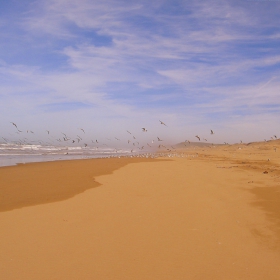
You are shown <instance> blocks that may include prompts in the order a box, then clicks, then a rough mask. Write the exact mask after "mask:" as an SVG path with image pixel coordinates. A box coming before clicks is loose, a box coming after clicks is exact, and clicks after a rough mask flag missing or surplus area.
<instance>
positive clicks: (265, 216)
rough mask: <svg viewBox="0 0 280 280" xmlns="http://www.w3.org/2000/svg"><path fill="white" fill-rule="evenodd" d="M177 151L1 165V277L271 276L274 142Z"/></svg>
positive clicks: (274, 266)
mask: <svg viewBox="0 0 280 280" xmlns="http://www.w3.org/2000/svg"><path fill="white" fill-rule="evenodd" d="M278 148H279V151H278ZM180 152H181V155H182V157H173V158H168V157H166V158H163V159H147V160H146V159H145V160H144V159H122V158H121V159H106V160H105V159H103V160H81V161H72V162H52V163H38V164H30V165H29V164H28V165H21V166H17V167H9V168H0V179H1V181H0V188H1V194H2V193H4V194H5V196H6V197H7V196H8V197H10V198H9V199H8V201H9V203H6V202H5V201H6V200H5V198H4V199H3V200H2V201H1V211H2V212H0V238H1V241H2V242H1V243H2V245H1V251H0V257H1V262H0V274H1V275H2V277H3V279H114V280H115V279H280V267H279V263H280V242H279V241H280V211H279V205H280V160H279V155H278V154H279V152H280V145H279V142H278V141H270V142H266V143H253V144H250V145H246V144H242V145H232V146H227V145H225V146H219V147H201V148H199V149H198V148H196V149H189V150H184V149H182V150H181V151H180ZM167 156H168V155H167ZM101 166H103V167H101ZM98 168H99V169H98ZM97 170H99V171H97ZM19 186H20V188H19ZM28 186H30V187H29V189H28V192H27V191H26V188H27V187H28ZM38 188H43V192H40V191H38ZM68 188H69V192H68ZM54 190H56V191H54ZM57 190H58V191H57ZM26 193H29V195H27V194H26ZM30 193H31V194H33V195H31V196H30ZM42 193H43V195H42ZM46 193H47V195H46ZM13 194H14V195H13ZM45 195H46V196H47V197H48V199H49V200H48V199H45V198H44V196H45ZM13 196H15V197H16V199H14V198H13ZM1 197H2V195H1ZM36 197H38V200H37V201H36ZM20 198H22V199H21V200H20ZM19 200H20V201H19ZM3 203H4V206H3ZM12 209H13V210H12Z"/></svg>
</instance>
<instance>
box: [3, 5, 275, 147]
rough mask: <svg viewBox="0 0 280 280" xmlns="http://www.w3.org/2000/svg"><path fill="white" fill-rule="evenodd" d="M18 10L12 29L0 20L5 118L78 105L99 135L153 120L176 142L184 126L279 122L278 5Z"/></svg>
mask: <svg viewBox="0 0 280 280" xmlns="http://www.w3.org/2000/svg"><path fill="white" fill-rule="evenodd" d="M8 10H9V9H7V11H8ZM17 11H18V12H13V15H14V16H17V21H16V23H13V24H12V25H11V27H10V29H9V28H8V27H7V26H8V25H7V24H8V23H9V18H8V17H4V19H2V21H1V22H0V31H3V32H2V34H4V35H2V36H5V38H6V40H5V42H4V43H1V45H0V47H1V50H2V54H3V55H2V57H1V58H0V73H1V85H0V99H2V100H3V101H5V103H6V104H5V105H0V107H1V108H0V109H1V110H4V112H5V115H6V117H5V118H4V119H3V122H6V121H7V120H8V119H11V118H12V117H13V113H12V112H9V110H8V109H7V108H14V109H16V110H17V114H16V115H17V116H18V118H21V119H22V120H24V119H25V118H26V122H27V121H29V122H30V118H27V117H26V115H28V114H30V112H33V113H34V114H38V117H40V118H44V116H45V115H46V114H49V115H51V114H52V113H54V111H55V114H56V116H57V114H58V113H59V112H60V111H61V112H64V111H69V110H68V109H69V108H71V109H73V108H75V104H76V105H77V106H76V107H77V108H79V110H83V109H84V110H85V111H84V112H85V113H84V115H83V114H81V122H82V123H85V124H86V125H88V126H90V123H89V121H88V119H94V120H96V119H98V120H99V124H98V127H99V128H98V130H99V133H103V134H105V133H109V132H110V131H104V129H102V127H103V128H104V127H106V129H107V130H110V128H111V129H112V130H114V129H113V127H115V126H116V125H118V126H119V127H120V129H122V130H124V131H126V128H127V126H129V127H132V126H133V125H134V124H136V125H137V126H139V127H142V123H147V122H149V123H154V124H153V125H152V129H154V130H156V129H157V128H156V126H157V125H158V124H157V122H158V118H159V116H160V118H164V119H165V120H166V119H167V121H168V120H170V122H171V123H172V126H171V127H172V128H170V133H171V134H172V133H173V134H174V141H175V142H176V141H180V140H181V139H179V138H180V135H179V134H180V133H179V132H178V131H180V130H182V129H185V130H186V129H188V131H191V132H190V133H192V132H193V133H195V134H196V133H199V132H200V131H203V130H206V129H208V128H209V125H211V127H213V126H217V127H220V128H221V130H222V129H223V128H224V127H226V126H230V125H231V124H233V123H234V127H235V129H237V127H238V125H236V122H237V121H236V120H239V122H240V125H241V123H242V126H244V125H245V126H246V120H247V121H248V126H249V127H250V128H252V126H251V123H252V119H250V118H251V117H252V118H253V117H255V118H256V119H261V116H262V115H264V116H266V117H265V118H264V119H265V120H266V122H267V123H269V122H271V123H274V120H275V119H277V118H278V117H279V106H280V97H279V94H277V93H278V92H279V88H280V83H279V82H280V81H279V78H278V77H280V76H279V71H280V67H279V66H280V56H279V55H278V54H279V45H280V44H279V43H280V42H279V41H280V37H279V34H280V30H279V29H280V28H279V26H280V19H279V17H278V15H279V12H280V6H279V3H277V2H269V3H268V2H266V3H264V2H262V3H260V2H258V3H256V2H254V3H253V2H252V1H210V2H209V1H200V2H197V1H188V2H186V1H175V2H174V1H172V2H171V1H163V0H158V1H153V2H151V1H137V2H131V1H111V0H110V1H109V0H106V1H94V3H93V2H92V1H88V0H83V1H76V0H70V1H65V0H57V1H43V0H40V1H36V2H30V3H29V5H27V6H26V8H23V7H22V6H21V7H18V10H17ZM9 32H10V36H9V35H8V34H9ZM16 36H17V38H18V42H19V43H20V45H21V46H22V47H19V44H16V43H15V40H14V39H13V38H15V37H16ZM9 50H10V51H12V53H13V54H14V55H13V56H11V55H9ZM5 54H7V55H6V56H5ZM15 100H17V101H16V102H15ZM2 104H3V103H2ZM19 104H21V105H19ZM82 104H91V105H89V107H90V106H94V109H93V110H89V109H90V108H88V107H87V106H86V108H84V107H83V105H82ZM4 107H5V108H4ZM46 108H49V109H47V110H46ZM104 108H106V109H104ZM40 110H42V111H40ZM46 111H47V112H46ZM106 112H107V113H106ZM63 114H64V113H63ZM241 117H243V120H241ZM74 118H75V115H74V114H69V118H68V120H69V119H70V122H71V120H72V119H74ZM109 119H110V121H108V120H109ZM117 119H119V120H122V121H115V120H117ZM184 120H185V121H184ZM186 120H187V121H186ZM189 120H191V121H189ZM32 122H34V125H35V126H36V120H34V121H32ZM108 122H109V124H108ZM244 122H245V124H244ZM184 123H185V124H184ZM207 126H208V128H207ZM4 127H6V126H4ZM252 129H253V128H252ZM254 129H255V128H254ZM254 129H253V130H254ZM273 129H276V128H271V132H272V130H273ZM195 131H197V132H195ZM254 131H255V132H254V133H250V135H249V133H248V135H246V131H245V130H244V131H243V132H242V133H243V134H244V135H243V137H244V138H246V137H247V138H248V140H253V139H252V136H251V135H253V136H254V137H255V138H258V136H257V133H256V131H257V130H256V129H255V130H254ZM116 132H117V131H116ZM225 134H226V133H223V132H222V131H221V135H223V137H225V136H224V135H225ZM259 138H261V139H262V138H263V135H260V136H259ZM217 140H220V141H222V140H223V139H222V138H221V139H218V138H217ZM235 140H237V139H235V137H234V135H232V136H231V138H230V139H225V141H227V142H228V141H235ZM222 142H223V141H222Z"/></svg>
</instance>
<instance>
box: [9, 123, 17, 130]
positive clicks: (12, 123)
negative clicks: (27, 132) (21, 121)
mask: <svg viewBox="0 0 280 280" xmlns="http://www.w3.org/2000/svg"><path fill="white" fill-rule="evenodd" d="M10 123H12V124H13V125H14V126H15V127H16V128H17V129H18V127H17V125H16V124H15V123H14V122H10Z"/></svg>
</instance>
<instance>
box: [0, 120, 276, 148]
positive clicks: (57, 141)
mask: <svg viewBox="0 0 280 280" xmlns="http://www.w3.org/2000/svg"><path fill="white" fill-rule="evenodd" d="M10 123H11V124H12V125H13V126H14V127H15V129H16V133H17V134H19V135H24V134H25V131H23V130H21V129H19V127H18V125H17V124H16V123H14V122H10ZM159 123H160V125H162V126H165V127H168V126H167V124H166V123H165V122H163V121H161V120H159ZM78 129H79V130H80V132H81V133H82V134H81V135H83V137H81V136H80V135H78V134H76V135H75V136H74V137H72V136H71V137H70V136H69V135H67V134H66V133H64V132H61V136H60V137H58V138H57V137H56V138H55V137H54V136H52V134H51V132H50V131H49V130H46V133H47V135H48V141H42V140H31V139H30V137H29V138H27V137H22V138H19V139H18V140H16V141H11V140H9V139H7V138H4V137H2V139H3V140H4V141H5V143H15V144H17V145H32V144H40V145H52V146H56V145H58V146H69V144H71V145H78V146H81V147H82V148H86V147H88V146H89V145H91V146H92V145H94V147H95V149H99V148H101V147H104V146H107V147H108V148H113V147H112V146H114V144H113V143H112V142H111V143H110V145H109V143H108V142H107V144H106V143H100V142H99V141H98V140H97V139H94V140H92V139H90V140H88V139H87V140H86V138H87V137H86V131H85V129H83V128H78ZM126 132H127V133H128V134H130V139H127V140H126V141H127V145H129V147H130V148H129V149H130V151H131V153H133V152H137V150H138V151H142V150H146V149H149V150H150V149H152V148H153V149H156V148H158V149H165V150H166V151H172V150H175V149H176V148H175V147H174V146H166V145H164V144H163V143H164V140H163V139H161V138H160V137H158V136H157V137H156V140H152V141H151V142H149V143H145V144H144V145H143V143H141V144H140V142H139V141H140V140H139V141H137V139H136V137H135V136H134V135H133V134H132V133H131V132H130V131H129V130H127V131H126ZM142 132H143V133H147V132H148V130H147V129H146V128H145V127H142ZM27 134H33V135H35V133H34V131H32V130H26V134H25V136H27ZM213 134H214V131H213V130H212V129H211V130H210V135H213ZM195 137H196V138H197V139H198V141H204V142H208V140H207V139H206V138H202V137H201V136H199V135H195ZM84 138H85V139H84ZM106 139H107V140H108V141H111V140H112V139H111V138H106ZM271 139H272V140H275V139H278V138H277V136H276V135H274V136H273V137H271ZM114 140H116V141H121V140H120V139H119V138H118V137H114ZM264 141H267V140H266V139H264ZM187 143H188V144H191V141H189V140H185V141H184V145H185V146H187V145H188V144H187ZM240 143H241V144H242V143H243V142H242V140H240ZM224 144H228V143H227V142H224ZM115 151H116V152H117V151H118V149H117V148H115Z"/></svg>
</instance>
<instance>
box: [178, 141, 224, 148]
mask: <svg viewBox="0 0 280 280" xmlns="http://www.w3.org/2000/svg"><path fill="white" fill-rule="evenodd" d="M212 145H215V146H219V145H222V144H213V143H208V142H190V143H189V142H181V143H178V144H176V145H174V147H176V148H177V149H186V148H193V147H205V146H212Z"/></svg>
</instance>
